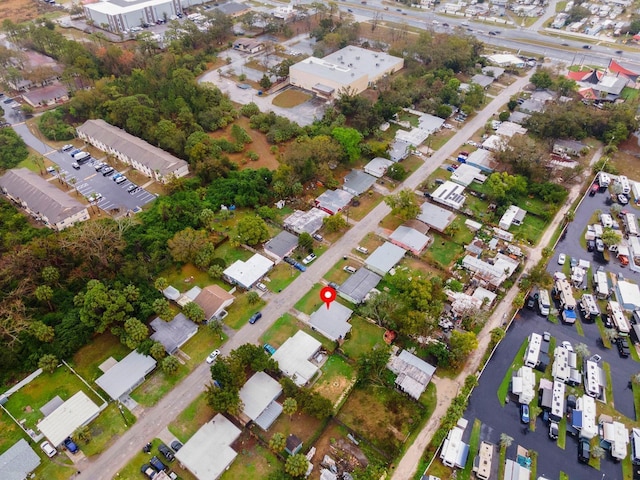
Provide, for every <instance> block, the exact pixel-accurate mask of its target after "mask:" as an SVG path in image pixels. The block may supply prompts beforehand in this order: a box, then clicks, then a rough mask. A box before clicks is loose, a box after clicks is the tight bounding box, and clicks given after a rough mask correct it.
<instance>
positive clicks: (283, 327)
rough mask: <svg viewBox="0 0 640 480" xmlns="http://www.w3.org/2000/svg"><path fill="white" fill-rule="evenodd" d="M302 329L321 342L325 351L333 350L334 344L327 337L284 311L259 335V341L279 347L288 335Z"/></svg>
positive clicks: (290, 335)
mask: <svg viewBox="0 0 640 480" xmlns="http://www.w3.org/2000/svg"><path fill="white" fill-rule="evenodd" d="M298 330H303V331H305V332H306V333H308V334H309V335H311V336H312V337H313V338H315V339H316V340H318V341H319V342H320V343H322V346H323V348H324V349H325V350H326V351H327V352H333V351H334V350H335V344H334V343H333V342H332V341H330V340H329V339H328V338H325V337H323V336H322V335H320V334H319V333H318V332H314V331H312V330H311V329H310V328H309V327H307V326H306V325H304V324H303V323H302V322H299V321H298V319H296V318H295V317H294V316H293V315H290V314H288V313H285V314H284V315H283V316H281V317H280V318H279V319H278V320H276V321H275V323H274V324H273V325H271V327H270V328H269V330H267V331H266V332H264V334H262V336H261V337H260V342H261V343H269V344H270V345H273V346H274V347H276V348H278V347H280V346H281V345H282V344H283V343H284V342H285V341H286V340H287V339H288V338H289V337H292V336H294V335H295V334H296V332H298Z"/></svg>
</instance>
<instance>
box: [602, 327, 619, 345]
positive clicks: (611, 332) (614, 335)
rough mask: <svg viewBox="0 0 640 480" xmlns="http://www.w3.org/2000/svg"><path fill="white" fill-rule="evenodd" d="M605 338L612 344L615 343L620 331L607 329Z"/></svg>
mask: <svg viewBox="0 0 640 480" xmlns="http://www.w3.org/2000/svg"><path fill="white" fill-rule="evenodd" d="M604 336H605V337H607V339H608V340H609V341H610V342H614V341H615V340H616V339H617V338H618V331H617V330H616V329H615V328H605V329H604Z"/></svg>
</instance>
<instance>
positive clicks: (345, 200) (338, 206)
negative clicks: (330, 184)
mask: <svg viewBox="0 0 640 480" xmlns="http://www.w3.org/2000/svg"><path fill="white" fill-rule="evenodd" d="M352 198H353V194H351V193H349V192H347V191H346V190H327V191H326V192H324V193H323V194H322V195H320V196H319V197H318V198H316V200H315V204H316V207H318V208H319V209H320V210H324V211H325V212H327V213H328V214H329V215H335V214H336V213H339V212H341V211H342V210H344V209H345V208H346V207H347V206H348V205H349V203H350V202H351V199H352Z"/></svg>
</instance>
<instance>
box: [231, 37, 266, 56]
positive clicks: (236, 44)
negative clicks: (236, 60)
mask: <svg viewBox="0 0 640 480" xmlns="http://www.w3.org/2000/svg"><path fill="white" fill-rule="evenodd" d="M233 49H234V50H239V51H241V52H245V53H258V52H261V51H262V50H264V43H263V42H261V41H260V40H258V39H256V38H237V39H235V40H234V41H233Z"/></svg>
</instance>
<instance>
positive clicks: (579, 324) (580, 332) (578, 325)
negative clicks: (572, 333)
mask: <svg viewBox="0 0 640 480" xmlns="http://www.w3.org/2000/svg"><path fill="white" fill-rule="evenodd" d="M574 325H575V326H576V332H578V335H580V336H581V337H584V328H583V327H582V322H581V321H580V319H579V318H576V323H574Z"/></svg>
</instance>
